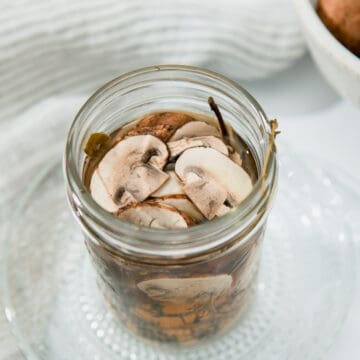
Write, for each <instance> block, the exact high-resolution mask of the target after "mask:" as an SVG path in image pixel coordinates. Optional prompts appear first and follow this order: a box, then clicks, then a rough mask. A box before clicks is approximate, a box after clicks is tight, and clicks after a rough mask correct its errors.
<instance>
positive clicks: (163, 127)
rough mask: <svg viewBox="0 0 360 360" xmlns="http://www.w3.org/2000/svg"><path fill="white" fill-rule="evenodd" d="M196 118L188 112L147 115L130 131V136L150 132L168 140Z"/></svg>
mask: <svg viewBox="0 0 360 360" xmlns="http://www.w3.org/2000/svg"><path fill="white" fill-rule="evenodd" d="M193 120H194V119H193V118H192V117H191V116H189V115H186V114H183V113H177V112H162V113H155V114H150V115H147V116H145V117H144V118H143V119H142V120H141V121H140V122H139V123H138V124H137V125H136V127H135V128H134V129H132V130H130V131H129V132H128V135H129V136H134V135H143V134H150V135H154V136H156V137H158V138H159V139H161V140H163V141H166V140H168V139H169V138H170V137H171V135H172V134H173V133H174V132H175V131H176V129H177V128H179V127H181V126H183V125H184V124H185V123H187V122H189V121H193Z"/></svg>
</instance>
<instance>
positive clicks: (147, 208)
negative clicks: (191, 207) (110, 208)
mask: <svg viewBox="0 0 360 360" xmlns="http://www.w3.org/2000/svg"><path fill="white" fill-rule="evenodd" d="M118 216H119V217H120V218H122V219H124V220H126V221H129V222H131V223H133V224H136V225H139V226H147V227H151V228H157V229H183V228H187V227H188V226H190V225H193V221H192V219H191V218H190V217H189V216H188V215H187V214H185V213H183V212H181V211H179V210H177V209H176V208H175V207H173V206H170V205H165V204H158V203H155V202H146V203H138V204H134V205H130V206H128V207H127V208H125V209H123V210H120V211H119V213H118Z"/></svg>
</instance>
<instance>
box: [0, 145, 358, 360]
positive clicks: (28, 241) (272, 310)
mask: <svg viewBox="0 0 360 360" xmlns="http://www.w3.org/2000/svg"><path fill="white" fill-rule="evenodd" d="M286 154H291V152H290V151H289V150H288V149H286ZM52 161H53V159H52ZM280 174H281V175H280V182H279V192H278V196H277V199H276V202H275V203H276V204H275V206H274V209H273V212H272V214H271V217H270V219H269V225H268V229H267V234H266V236H265V242H264V248H263V256H262V262H261V268H260V274H259V281H258V284H257V289H256V297H255V300H254V302H253V303H252V305H251V307H250V309H249V311H248V312H247V313H246V315H245V316H244V317H243V318H242V320H241V322H240V323H239V324H238V326H237V327H236V328H234V329H233V330H231V331H230V332H229V333H227V334H226V335H224V336H223V337H222V338H220V339H218V340H213V341H211V342H209V343H206V344H204V345H202V346H198V347H190V348H187V349H182V350H179V349H176V351H175V350H174V349H170V348H164V347H161V346H155V345H150V344H147V343H144V342H143V341H141V340H139V339H137V338H135V337H133V336H132V335H130V334H129V333H128V332H127V331H126V330H125V329H123V328H122V327H121V326H119V324H118V323H117V322H116V321H115V319H113V317H112V315H111V314H110V313H109V312H108V311H107V308H106V307H105V306H104V304H103V302H102V300H101V297H100V295H99V293H98V291H97V287H96V283H95V280H94V273H93V270H92V268H91V266H90V264H89V262H88V257H87V253H86V250H85V247H84V245H83V241H82V236H81V233H80V231H79V228H78V225H77V224H75V220H74V219H73V218H72V215H71V214H70V210H69V208H68V206H67V204H66V200H65V191H64V185H63V183H64V181H63V176H62V169H61V162H60V161H59V162H58V163H56V165H54V166H52V167H45V163H44V164H43V165H42V166H40V167H39V168H36V169H34V173H33V175H34V177H33V180H32V181H31V182H30V184H29V185H28V187H27V189H26V190H25V191H24V195H23V196H21V201H20V202H19V203H18V204H17V210H16V211H15V213H14V214H13V220H12V223H11V225H10V227H9V231H8V233H7V235H6V238H5V241H4V243H5V247H4V249H3V254H4V262H3V266H4V268H3V272H2V274H3V278H2V290H3V294H4V304H5V311H6V316H7V318H8V320H9V321H10V323H11V327H12V330H13V332H14V334H15V336H16V337H17V340H18V344H19V347H20V348H21V349H22V351H23V352H24V354H25V355H26V357H27V358H28V359H36V360H38V359H46V360H67V359H76V360H82V359H86V360H91V359H93V360H100V359H101V360H103V359H117V360H123V359H126V360H139V359H140V360H143V359H146V360H155V359H158V360H172V359H184V360H185V359H187V360H188V359H189V360H191V359H194V360H195V359H198V360H200V359H206V360H211V359H227V360H228V359H236V360H238V359H252V360H257V359H264V360H265V359H266V360H271V359H274V360H275V359H276V360H282V359H293V360H294V359H295V360H296V359H299V360H300V359H301V360H306V359H319V358H321V357H324V356H326V355H325V354H326V352H327V351H328V349H329V347H330V346H331V344H332V343H333V342H334V339H335V337H336V334H337V332H338V331H339V329H340V328H341V327H342V324H343V322H344V320H345V318H346V315H347V311H348V308H349V304H350V302H351V300H352V293H353V289H354V284H355V282H356V269H357V267H356V257H357V253H356V251H357V246H356V241H358V234H359V232H360V229H359V219H360V211H359V209H358V208H359V207H358V204H359V197H358V196H357V194H356V193H355V192H353V191H352V190H351V189H350V186H349V183H347V185H345V183H343V182H342V180H341V179H339V177H338V176H336V177H335V176H333V175H331V174H329V173H327V172H326V171H324V170H322V169H321V168H320V167H318V166H316V165H314V163H312V165H311V166H309V167H308V168H307V167H306V166H305V165H304V164H303V163H301V162H300V161H299V160H298V159H297V158H296V157H295V156H294V155H288V156H286V157H284V156H283V157H282V158H281V168H280ZM35 175H36V176H35ZM29 178H31V177H29ZM355 236H356V238H355Z"/></svg>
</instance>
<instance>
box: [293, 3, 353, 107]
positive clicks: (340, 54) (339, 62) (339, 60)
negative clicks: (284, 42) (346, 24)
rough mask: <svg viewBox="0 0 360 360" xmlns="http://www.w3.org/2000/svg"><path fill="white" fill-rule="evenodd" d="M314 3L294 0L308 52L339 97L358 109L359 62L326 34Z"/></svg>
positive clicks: (332, 37) (326, 31)
mask: <svg viewBox="0 0 360 360" xmlns="http://www.w3.org/2000/svg"><path fill="white" fill-rule="evenodd" d="M316 2H317V0H294V4H295V7H296V10H297V13H298V16H299V19H300V23H301V25H302V28H303V33H304V35H305V38H306V41H307V43H308V46H309V49H310V51H311V52H312V54H313V56H314V58H315V61H316V62H317V63H318V65H319V67H320V69H321V71H322V73H323V74H324V75H325V77H326V78H327V79H328V81H329V82H330V83H331V84H332V86H333V87H334V88H335V89H336V90H337V91H338V92H339V94H341V95H342V96H344V97H345V98H347V99H349V100H351V101H352V102H353V103H354V104H357V105H359V106H360V59H359V58H358V57H357V56H356V55H354V54H353V53H351V52H350V51H349V50H348V49H346V48H345V47H344V46H343V45H342V44H341V43H340V42H339V41H337V40H336V39H335V37H334V36H332V35H331V33H330V32H329V31H328V30H327V28H326V27H325V26H324V24H323V23H322V22H321V20H320V18H319V17H318V15H317V14H316V12H315V11H314V7H313V4H315V3H316Z"/></svg>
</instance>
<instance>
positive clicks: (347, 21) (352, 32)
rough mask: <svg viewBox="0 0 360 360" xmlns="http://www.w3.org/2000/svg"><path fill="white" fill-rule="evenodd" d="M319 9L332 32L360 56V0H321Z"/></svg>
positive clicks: (322, 18)
mask: <svg viewBox="0 0 360 360" xmlns="http://www.w3.org/2000/svg"><path fill="white" fill-rule="evenodd" d="M317 11H318V14H319V16H320V18H321V20H322V21H323V23H324V24H325V25H326V27H327V28H328V29H329V30H330V31H331V32H332V34H333V35H334V36H335V37H336V38H337V39H338V40H339V41H340V42H341V43H343V44H344V45H345V46H346V47H347V48H348V49H349V50H350V51H352V52H353V53H354V54H355V55H357V56H360V1H359V0H319V2H318V5H317Z"/></svg>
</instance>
